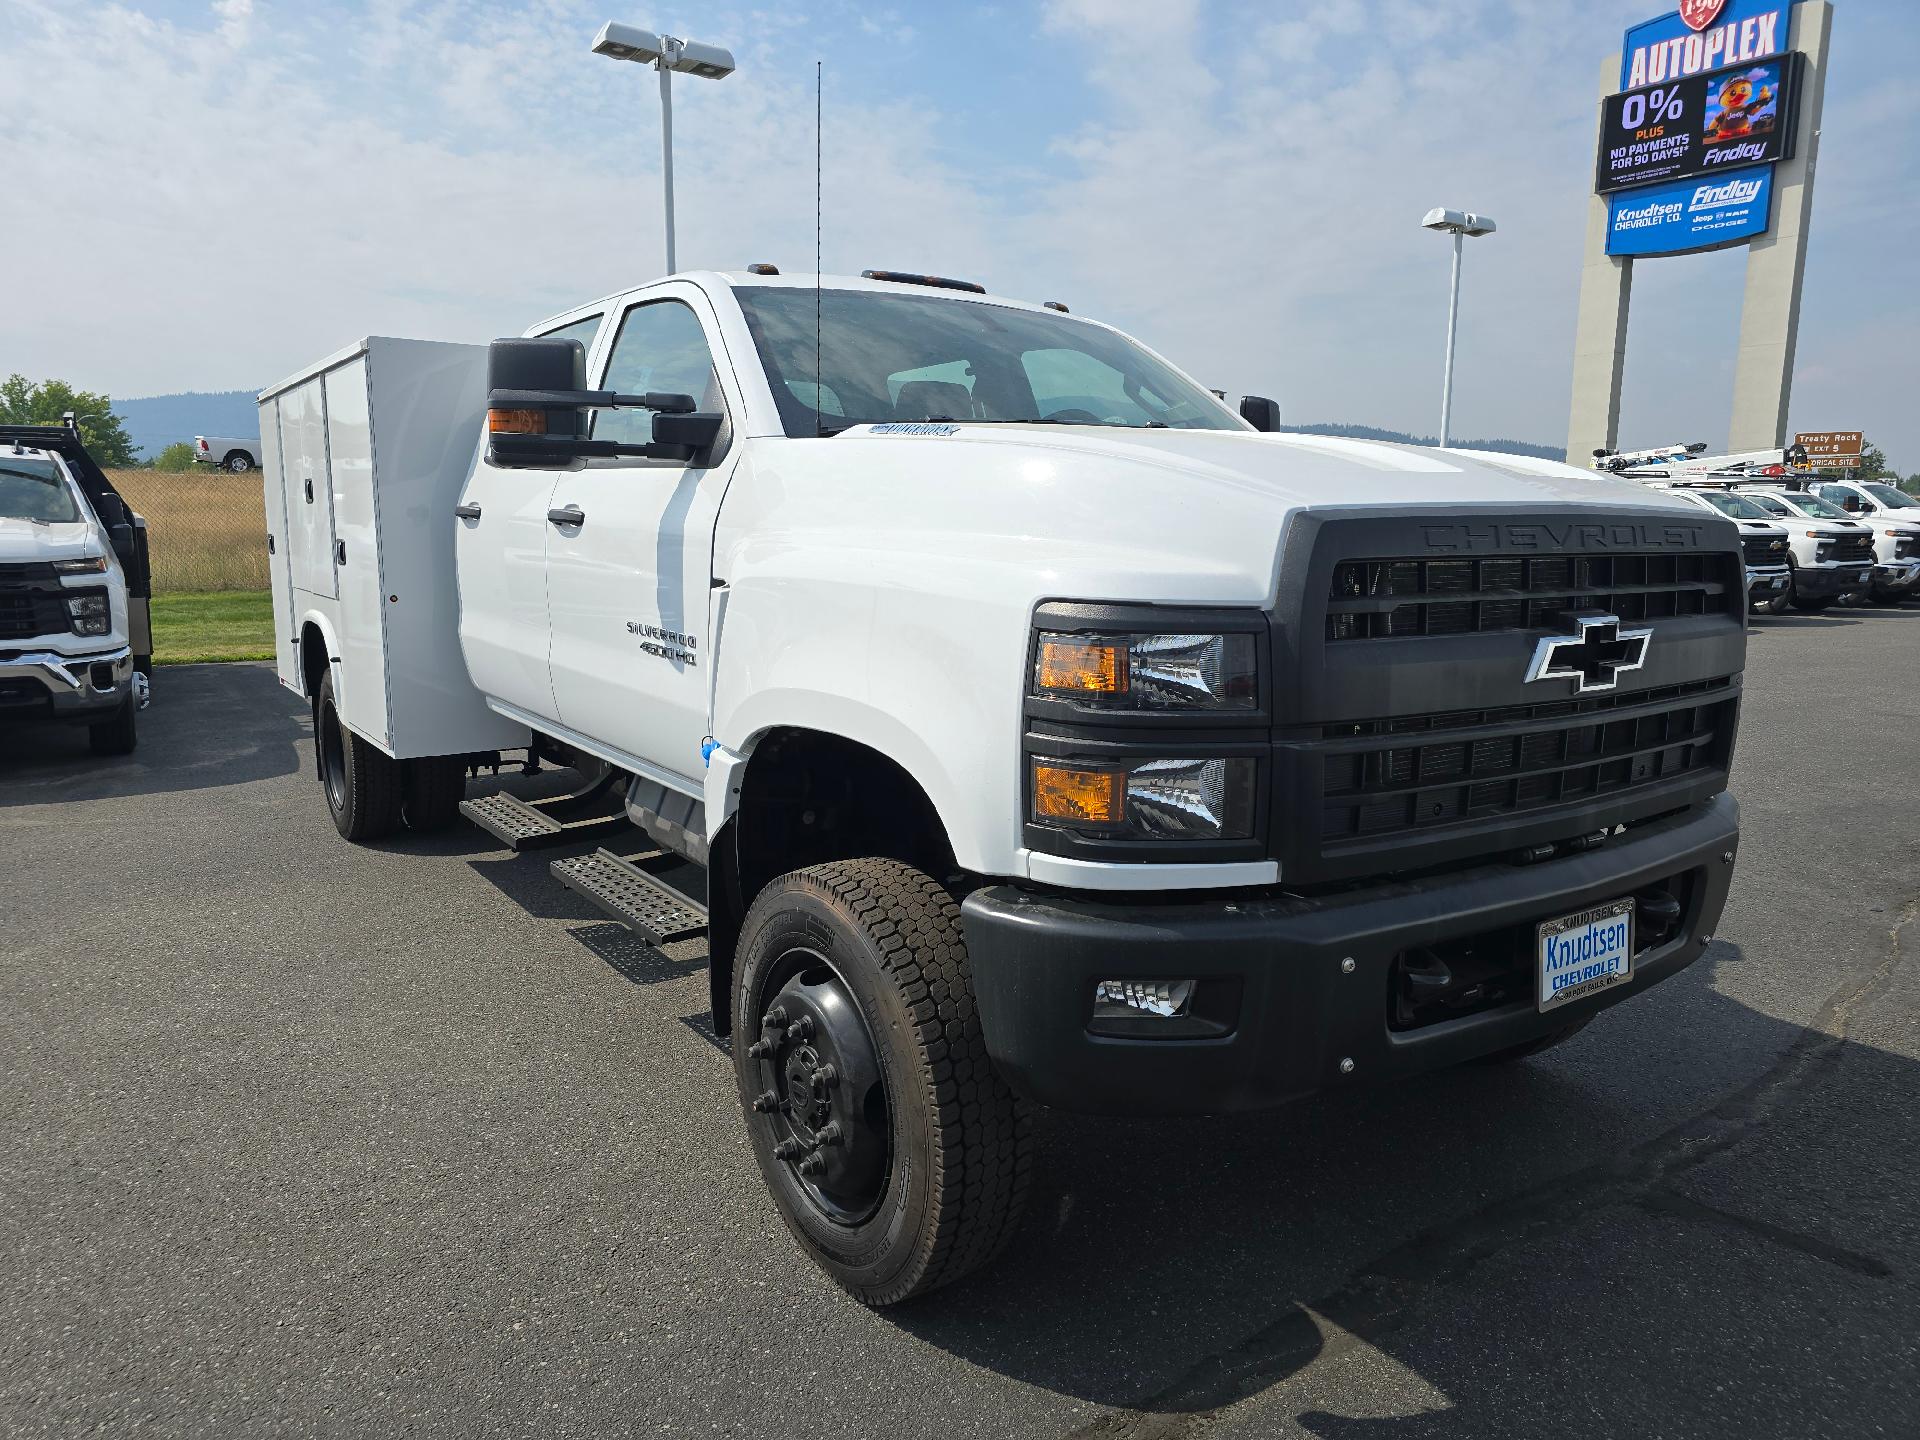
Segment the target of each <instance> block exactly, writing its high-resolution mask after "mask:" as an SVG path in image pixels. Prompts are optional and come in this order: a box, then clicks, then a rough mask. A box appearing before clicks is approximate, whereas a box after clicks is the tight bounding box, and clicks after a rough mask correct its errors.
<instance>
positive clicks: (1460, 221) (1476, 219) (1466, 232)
mask: <svg viewBox="0 0 1920 1440" xmlns="http://www.w3.org/2000/svg"><path fill="white" fill-rule="evenodd" d="M1420 223H1421V225H1422V226H1424V227H1425V228H1426V229H1428V230H1438V231H1440V232H1442V233H1443V234H1448V235H1451V236H1453V288H1452V289H1451V290H1450V291H1449V292H1448V295H1447V363H1446V370H1445V373H1444V374H1443V376H1442V378H1441V381H1440V443H1441V445H1443V446H1444V445H1446V444H1447V442H1448V440H1449V439H1450V438H1451V435H1450V431H1451V427H1452V422H1453V337H1454V331H1455V328H1456V326H1457V324H1458V321H1459V317H1460V242H1461V241H1462V240H1463V239H1465V238H1466V237H1468V236H1480V235H1491V234H1492V233H1493V232H1494V230H1495V229H1496V228H1497V227H1496V226H1495V225H1494V223H1493V217H1492V216H1489V215H1476V214H1474V213H1473V212H1472V211H1470V210H1444V209H1439V208H1435V209H1432V210H1429V211H1428V212H1427V213H1426V214H1425V215H1424V216H1423V217H1422V218H1421V221H1420Z"/></svg>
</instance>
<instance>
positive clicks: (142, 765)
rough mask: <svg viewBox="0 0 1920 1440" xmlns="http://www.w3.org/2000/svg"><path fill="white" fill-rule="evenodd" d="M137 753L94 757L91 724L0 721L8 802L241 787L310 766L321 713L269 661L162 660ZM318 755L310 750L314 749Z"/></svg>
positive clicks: (0, 771) (3, 793)
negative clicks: (303, 747) (315, 714)
mask: <svg viewBox="0 0 1920 1440" xmlns="http://www.w3.org/2000/svg"><path fill="white" fill-rule="evenodd" d="M138 726H139V745H138V747H137V748H136V749H135V750H134V752H133V754H131V755H124V756H103V755H95V754H93V753H92V751H91V750H90V749H89V748H88V745H87V729H86V727H85V726H84V725H69V724H55V723H53V722H52V721H40V720H35V721H27V722H24V723H21V722H10V723H4V728H0V805H36V804H47V803H51V802H54V801H67V800H102V799H108V798H112V797H115V796H124V795H154V794H163V793H167V792H170V791H179V790H202V789H209V788H212V787H214V786H220V785H242V784H246V783H247V782H249V781H253V780H268V779H272V778H273V777H275V776H278V775H286V774H289V773H291V772H292V771H293V770H295V769H296V768H298V767H299V765H300V764H301V763H302V762H301V759H300V756H299V753H298V751H297V750H296V747H297V746H298V745H300V744H301V742H303V741H310V740H311V739H312V735H313V720H312V717H311V716H310V715H308V713H307V711H306V707H305V705H304V704H303V703H302V702H301V700H300V699H299V697H297V696H295V695H293V694H291V693H290V692H288V691H286V690H283V689H282V688H281V687H280V682H279V680H278V679H276V678H275V676H274V673H273V667H272V666H271V665H261V664H246V663H236V664H225V665H163V666H161V667H160V668H159V669H158V670H157V671H156V672H155V674H154V682H153V703H152V704H151V705H149V706H148V707H147V708H146V709H145V710H143V711H141V712H140V718H139V721H138ZM309 753H311V752H309Z"/></svg>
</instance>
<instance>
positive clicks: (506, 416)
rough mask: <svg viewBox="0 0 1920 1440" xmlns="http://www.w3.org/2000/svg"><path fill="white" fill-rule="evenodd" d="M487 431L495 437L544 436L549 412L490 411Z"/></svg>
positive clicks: (488, 412)
mask: <svg viewBox="0 0 1920 1440" xmlns="http://www.w3.org/2000/svg"><path fill="white" fill-rule="evenodd" d="M487 429H488V430H489V431H491V432H492V433H493V434H495V435H544V434H546V433H547V412H546V411H544V410H489V411H487Z"/></svg>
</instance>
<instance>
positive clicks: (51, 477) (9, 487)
mask: <svg viewBox="0 0 1920 1440" xmlns="http://www.w3.org/2000/svg"><path fill="white" fill-rule="evenodd" d="M79 518H80V507H79V505H78V504H76V503H75V501H74V498H73V490H72V488H71V487H70V486H69V485H68V484H67V477H66V476H65V475H63V474H61V473H60V467H59V466H57V465H55V464H54V463H53V462H52V461H51V460H25V459H20V458H18V457H10V456H0V520H44V521H47V522H48V523H49V524H55V525H60V524H66V523H68V522H70V521H74V520H78V519H79Z"/></svg>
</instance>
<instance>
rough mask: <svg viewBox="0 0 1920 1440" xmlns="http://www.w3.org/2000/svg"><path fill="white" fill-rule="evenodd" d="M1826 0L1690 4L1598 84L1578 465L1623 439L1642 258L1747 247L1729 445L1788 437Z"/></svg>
mask: <svg viewBox="0 0 1920 1440" xmlns="http://www.w3.org/2000/svg"><path fill="white" fill-rule="evenodd" d="M1832 21H1833V8H1832V6H1831V5H1830V4H1829V3H1828V0H1682V3H1681V5H1680V8H1679V9H1678V10H1675V11H1672V12H1670V13H1668V14H1665V15H1660V16H1656V17H1655V18H1654V19H1652V20H1647V21H1643V22H1642V23H1640V24H1638V25H1635V26H1633V27H1631V28H1630V29H1629V30H1628V31H1627V32H1626V35H1625V37H1624V39H1623V42H1622V45H1621V50H1620V56H1619V58H1618V60H1617V61H1613V60H1610V61H1609V62H1608V63H1607V66H1606V69H1605V74H1604V77H1603V80H1602V84H1601V95H1600V120H1599V127H1598V135H1597V137H1596V139H1597V146H1596V156H1595V162H1594V181H1593V194H1594V198H1593V201H1592V205H1591V207H1590V211H1589V219H1588V226H1587V255H1586V262H1585V268H1584V270H1583V271H1582V275H1581V282H1580V318H1579V327H1578V330H1577V332H1576V336H1575V340H1574V375H1573V407H1572V414H1571V417H1570V420H1569V424H1568V430H1567V458H1568V459H1569V460H1571V461H1572V462H1573V463H1574V464H1580V463H1581V462H1582V461H1584V460H1585V459H1586V458H1587V456H1588V455H1589V454H1591V453H1592V452H1593V451H1594V450H1596V449H1602V448H1604V449H1608V450H1614V449H1618V448H1619V434H1618V431H1619V421H1620V389H1621V383H1622V379H1623V376H1624V370H1625V361H1626V335H1627V309H1628V301H1629V299H1630V297H1631V294H1632V285H1633V264H1634V261H1635V260H1636V259H1648V258H1652V257H1655V256H1668V255H1690V254H1696V253H1698V252H1700V251H1703V250H1720V249H1725V248H1727V247H1729V246H1734V245H1744V246H1747V247H1748V252H1747V286H1746V303H1745V305H1744V307H1743V309H1742V311H1741V318H1740V343H1739V347H1738V351H1737V354H1738V368H1737V371H1736V373H1735V376H1734V407H1733V427H1732V431H1731V433H1730V435H1729V440H1728V446H1727V448H1728V449H1729V450H1730V451H1741V450H1755V449H1768V448H1776V447H1778V446H1780V445H1783V444H1784V443H1785V441H1786V429H1787V397H1788V393H1789V391H1790V389H1791V384H1792V377H1793V351H1794V343H1795V339H1796V336H1797V332H1798V329H1799V317H1800V281H1801V276H1802V273H1803V271H1804V269H1805V264H1806V236H1807V226H1808V223H1809V221H1810V219H1811V216H1812V206H1813V159H1814V150H1815V148H1816V146H1817V144H1818V140H1819V133H1820V107H1821V99H1822V95H1823V92H1824V90H1825V85H1826V53H1827V36H1828V33H1829V31H1830V30H1831V28H1832Z"/></svg>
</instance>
